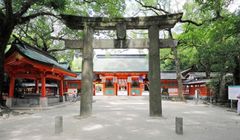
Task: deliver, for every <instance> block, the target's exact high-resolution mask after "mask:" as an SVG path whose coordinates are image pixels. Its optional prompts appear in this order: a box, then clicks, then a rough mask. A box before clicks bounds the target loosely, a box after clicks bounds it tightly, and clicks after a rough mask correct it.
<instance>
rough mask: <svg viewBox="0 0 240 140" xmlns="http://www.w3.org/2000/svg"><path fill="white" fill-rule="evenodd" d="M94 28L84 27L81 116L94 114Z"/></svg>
mask: <svg viewBox="0 0 240 140" xmlns="http://www.w3.org/2000/svg"><path fill="white" fill-rule="evenodd" d="M92 42H93V29H92V28H91V27H85V29H84V47H83V62H82V91H81V92H82V95H81V105H80V116H82V117H88V116H90V115H91V114H92V98H93V46H92Z"/></svg>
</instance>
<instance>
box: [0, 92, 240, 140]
mask: <svg viewBox="0 0 240 140" xmlns="http://www.w3.org/2000/svg"><path fill="white" fill-rule="evenodd" d="M93 99H94V102H93V115H92V116H91V117H89V118H82V119H80V118H79V117H78V115H79V106H80V103H79V102H71V103H65V105H64V106H55V107H54V108H50V109H49V110H18V111H19V112H28V114H24V115H18V116H10V117H9V118H5V119H4V118H2V117H1V118H0V126H1V127H0V139H1V140H52V139H53V140H63V139H64V140H107V139H109V140H160V139H162V140H226V139H227V140H238V139H239V137H240V134H239V130H240V116H237V115H236V113H235V112H230V111H227V109H226V108H220V107H216V106H212V105H206V104H202V103H199V104H195V103H194V102H193V101H188V102H187V103H182V102H172V101H163V117H162V118H151V117H149V111H148V108H149V107H148V96H111V97H109V96H94V97H93ZM55 116H63V133H61V134H60V135H55V134H54V127H55V124H54V121H55ZM175 117H183V124H184V126H183V135H177V134H176V133H175Z"/></svg>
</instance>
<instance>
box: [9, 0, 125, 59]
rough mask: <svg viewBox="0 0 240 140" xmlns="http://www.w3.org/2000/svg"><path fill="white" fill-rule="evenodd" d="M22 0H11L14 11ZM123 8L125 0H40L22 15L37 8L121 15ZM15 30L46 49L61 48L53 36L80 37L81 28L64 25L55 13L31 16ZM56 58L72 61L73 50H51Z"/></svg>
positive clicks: (56, 11) (54, 11)
mask: <svg viewBox="0 0 240 140" xmlns="http://www.w3.org/2000/svg"><path fill="white" fill-rule="evenodd" d="M23 4H24V1H21V0H16V1H14V2H13V8H14V11H16V12H17V11H19V10H21V7H22V6H23ZM124 8H125V1H124V0H98V1H93V2H91V1H79V0H40V1H37V2H36V3H35V4H34V5H32V6H31V7H30V8H29V10H28V11H27V12H26V14H25V15H24V16H27V15H31V14H35V13H38V12H50V13H53V14H56V15H57V14H59V13H63V14H73V15H80V16H112V17H120V16H122V13H123V10H124ZM14 34H15V35H16V36H18V37H19V38H21V39H22V40H24V41H26V42H28V43H29V44H31V45H32V46H37V47H40V48H42V49H43V50H45V51H49V52H51V50H56V49H59V50H62V49H64V47H65V46H64V44H63V42H62V41H54V40H55V39H57V40H58V39H62V38H67V39H79V38H81V37H82V35H83V32H81V31H76V30H71V29H69V28H67V27H66V26H65V25H64V24H63V23H62V22H61V21H59V20H58V19H56V18H54V17H49V16H44V17H38V18H35V19H32V20H31V21H30V22H29V23H27V24H24V25H18V26H17V28H16V29H15V30H14ZM51 53H52V54H53V55H54V56H55V57H56V58H58V60H59V61H61V62H62V61H67V62H71V61H72V60H73V58H74V57H73V56H74V51H72V50H71V51H60V53H59V52H55V51H54V52H51Z"/></svg>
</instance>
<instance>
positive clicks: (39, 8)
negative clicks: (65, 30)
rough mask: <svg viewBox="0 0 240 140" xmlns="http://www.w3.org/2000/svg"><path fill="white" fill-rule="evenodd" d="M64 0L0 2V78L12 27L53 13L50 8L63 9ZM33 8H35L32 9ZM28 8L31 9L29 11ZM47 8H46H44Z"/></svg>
mask: <svg viewBox="0 0 240 140" xmlns="http://www.w3.org/2000/svg"><path fill="white" fill-rule="evenodd" d="M65 5H66V1H65V0H59V1H56V0H40V1H37V0H26V1H14V2H13V1H12V0H3V1H1V2H0V79H3V78H4V53H5V49H6V47H7V44H8V41H9V39H10V37H11V34H12V32H13V30H14V28H15V27H16V26H17V25H20V24H24V23H26V22H29V21H30V20H31V19H34V18H36V17H38V16H43V15H52V16H54V15H53V13H52V12H51V10H53V9H54V10H61V9H64V6H65ZM33 8H34V9H35V10H33ZM30 9H32V10H33V11H32V10H31V11H30ZM46 9H48V10H46ZM2 85H3V80H0V103H1V104H2V88H3V86H2Z"/></svg>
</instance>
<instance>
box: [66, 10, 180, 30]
mask: <svg viewBox="0 0 240 140" xmlns="http://www.w3.org/2000/svg"><path fill="white" fill-rule="evenodd" d="M182 15H183V13H177V14H168V15H160V16H149V17H127V18H106V17H82V16H74V15H64V14H62V15H61V17H62V18H63V20H64V21H65V24H66V25H67V26H68V27H69V28H71V29H79V30H83V29H84V26H85V25H87V26H88V27H89V26H90V27H92V28H93V29H94V30H115V29H116V26H117V24H118V23H122V24H125V26H126V29H148V28H149V26H151V25H157V26H158V28H159V29H166V28H172V27H173V26H174V25H175V24H176V23H177V22H178V21H179V20H180V19H181V18H182Z"/></svg>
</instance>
